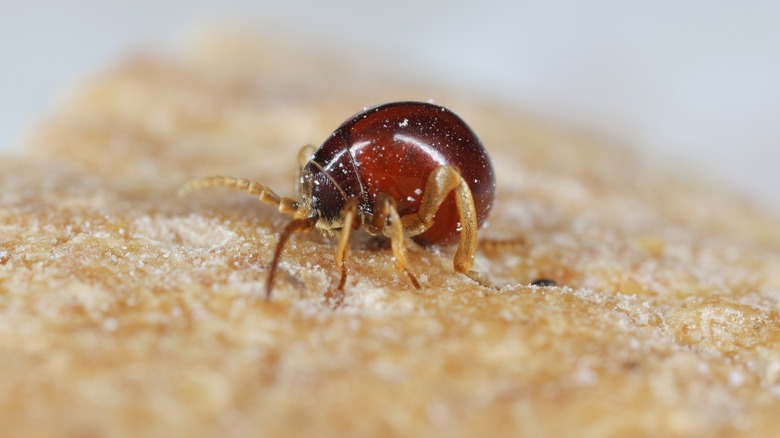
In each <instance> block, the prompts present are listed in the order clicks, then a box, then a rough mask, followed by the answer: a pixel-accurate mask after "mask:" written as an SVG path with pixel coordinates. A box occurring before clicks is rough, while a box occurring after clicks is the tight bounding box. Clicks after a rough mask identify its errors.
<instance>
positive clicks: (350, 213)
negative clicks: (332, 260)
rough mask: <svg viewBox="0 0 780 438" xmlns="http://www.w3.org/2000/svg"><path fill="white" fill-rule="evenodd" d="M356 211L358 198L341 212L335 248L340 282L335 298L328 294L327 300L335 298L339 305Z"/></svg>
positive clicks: (345, 278) (350, 201) (344, 281)
mask: <svg viewBox="0 0 780 438" xmlns="http://www.w3.org/2000/svg"><path fill="white" fill-rule="evenodd" d="M357 211H358V198H351V199H350V200H349V201H347V203H346V205H344V208H343V209H342V210H341V218H342V221H343V224H342V226H341V234H339V243H338V246H336V267H337V268H339V269H340V270H341V280H339V285H338V287H337V288H336V295H335V297H334V296H332V295H331V294H328V298H335V299H336V304H340V303H341V301H342V300H344V285H345V284H346V282H347V264H346V261H347V257H348V256H349V235H350V233H351V232H352V223H353V222H354V221H355V217H357Z"/></svg>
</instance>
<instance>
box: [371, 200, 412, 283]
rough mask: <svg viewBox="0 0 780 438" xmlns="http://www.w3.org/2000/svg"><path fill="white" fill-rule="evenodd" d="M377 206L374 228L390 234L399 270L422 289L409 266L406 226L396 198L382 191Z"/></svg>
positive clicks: (396, 265) (375, 208)
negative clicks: (396, 203)
mask: <svg viewBox="0 0 780 438" xmlns="http://www.w3.org/2000/svg"><path fill="white" fill-rule="evenodd" d="M375 205H376V206H375V207H374V218H373V220H372V223H371V227H372V229H373V230H375V231H377V232H380V231H384V233H385V234H386V235H389V236H390V246H391V248H392V250H393V256H394V257H395V267H396V269H397V270H398V271H400V272H403V273H404V274H406V276H407V278H409V281H410V282H411V283H412V286H414V287H415V288H417V289H420V283H419V282H418V281H417V278H416V277H415V276H414V274H412V272H411V271H410V270H409V268H407V265H408V262H407V260H406V247H405V246H404V228H403V222H402V221H401V217H400V216H399V215H398V209H397V208H396V206H395V200H394V199H393V198H392V197H391V196H389V195H387V194H386V193H380V194H379V195H378V196H377V200H376V204H375ZM388 218H389V219H390V224H389V225H390V229H389V231H388V230H387V229H386V227H385V224H386V223H387V219H388Z"/></svg>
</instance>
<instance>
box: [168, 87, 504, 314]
mask: <svg viewBox="0 0 780 438" xmlns="http://www.w3.org/2000/svg"><path fill="white" fill-rule="evenodd" d="M298 163H299V166H298V184H297V194H298V198H299V199H297V200H296V199H291V198H285V197H280V196H278V195H277V194H276V193H274V192H273V191H272V190H271V189H270V188H268V187H266V186H264V185H263V184H261V183H259V182H256V181H252V180H249V179H245V178H233V177H226V176H212V177H206V178H201V179H196V180H193V181H190V182H188V183H186V184H185V185H183V186H182V187H181V189H180V195H184V194H187V193H189V192H191V191H194V190H198V189H202V188H206V187H215V186H221V187H228V188H234V189H239V190H242V191H244V192H247V193H249V194H252V195H256V196H257V197H258V198H259V200H260V201H262V202H264V203H267V204H271V205H274V206H276V207H277V208H278V209H279V211H280V212H281V213H283V214H285V215H288V216H291V217H292V219H291V220H290V222H289V223H288V224H287V225H286V226H285V227H284V229H283V230H282V232H281V234H280V236H279V241H278V243H277V244H276V248H275V250H274V255H273V259H272V261H271V267H270V271H269V274H268V278H267V281H266V288H265V298H266V300H270V298H271V293H272V290H273V280H274V274H275V273H276V269H277V266H278V263H279V258H280V256H281V254H282V249H283V248H284V246H285V244H286V242H287V240H288V239H289V238H290V236H291V235H292V234H293V233H297V232H308V231H311V230H313V229H317V230H319V231H320V232H321V233H322V234H324V235H325V236H327V237H330V238H333V239H336V238H337V239H338V243H337V245H336V257H335V258H336V267H337V268H338V269H340V270H341V279H340V281H339V284H338V289H337V290H338V292H339V294H343V289H344V285H345V283H346V278H347V269H346V260H347V256H348V247H349V236H350V233H351V232H352V231H353V230H357V229H360V228H362V229H363V230H365V231H367V232H368V233H370V234H372V235H380V234H381V235H384V236H386V237H389V239H390V244H391V249H392V253H393V255H394V257H395V266H396V269H397V270H398V271H399V272H400V273H403V274H405V275H406V277H407V278H408V279H409V281H410V283H411V284H412V285H413V286H414V287H415V288H417V289H419V288H420V283H419V282H418V281H417V278H416V276H415V275H414V274H413V273H412V271H411V270H410V269H409V266H408V265H409V263H408V261H407V259H406V249H405V246H404V237H411V239H412V240H414V241H415V242H417V243H419V244H421V245H423V246H429V245H434V244H436V245H449V244H454V243H455V242H458V247H457V250H456V251H455V256H454V258H453V265H454V269H455V271H457V272H459V273H461V274H464V275H465V276H467V277H468V278H471V279H472V280H474V281H476V282H477V283H479V284H481V285H483V286H486V287H492V284H491V283H490V281H489V280H487V279H486V278H485V277H484V276H482V275H480V274H479V273H477V272H476V271H474V270H473V269H472V267H473V264H474V254H475V252H476V248H477V230H478V228H479V227H480V226H481V225H482V224H483V223H484V221H485V219H486V218H487V215H488V213H489V212H490V209H491V207H492V205H493V200H494V197H495V189H496V181H495V176H494V172H493V166H492V164H491V162H490V158H489V157H488V154H487V152H486V150H485V148H484V146H483V145H482V143H481V142H480V140H479V139H478V138H477V136H476V134H474V132H473V131H472V130H471V128H470V127H469V126H468V125H467V124H466V123H465V122H464V121H463V120H462V119H461V118H460V117H458V116H457V115H455V114H454V113H453V112H451V111H450V110H448V109H446V108H444V107H442V106H439V105H435V104H432V103H426V102H393V103H386V104H383V105H378V106H375V107H372V108H366V109H364V110H363V111H361V112H358V113H357V114H355V115H353V116H352V117H350V118H349V119H347V120H346V121H345V122H344V123H342V124H341V125H340V126H339V127H338V128H336V130H335V131H333V133H332V134H331V135H330V136H329V137H328V138H327V139H326V140H325V142H323V143H322V145H321V146H320V147H319V148H317V149H315V148H314V147H313V146H311V145H309V146H304V147H303V149H301V151H300V152H299V154H298Z"/></svg>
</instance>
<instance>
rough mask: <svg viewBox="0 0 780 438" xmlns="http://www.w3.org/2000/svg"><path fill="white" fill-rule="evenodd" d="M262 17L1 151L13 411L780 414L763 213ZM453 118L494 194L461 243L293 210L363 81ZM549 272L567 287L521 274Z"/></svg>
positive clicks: (99, 425) (249, 428) (413, 425)
mask: <svg viewBox="0 0 780 438" xmlns="http://www.w3.org/2000/svg"><path fill="white" fill-rule="evenodd" d="M359 64H360V60H352V61H350V60H349V59H328V58H327V57H325V56H322V57H317V56H316V55H312V54H306V53H305V52H302V51H297V50H296V49H291V48H284V47H279V45H278V44H276V43H268V44H266V43H263V40H254V39H247V38H243V37H235V36H225V35H222V36H210V37H206V38H203V39H201V40H198V41H197V42H196V43H194V44H192V45H191V47H189V48H186V49H183V50H181V51H180V52H179V54H177V55H166V56H151V55H143V56H135V57H133V58H131V59H128V60H127V61H125V62H124V63H122V64H121V65H119V66H117V67H116V68H114V69H112V70H110V71H108V72H106V73H103V74H100V75H96V76H94V77H91V78H89V79H87V80H85V81H84V82H83V83H82V84H81V85H80V86H79V87H78V88H77V89H74V90H71V92H70V93H69V94H68V95H67V97H65V98H64V99H63V100H62V101H61V102H60V103H59V105H57V106H56V107H55V108H54V109H53V110H52V112H51V113H50V114H49V115H48V116H47V118H46V119H45V120H43V121H42V122H40V123H39V124H38V125H37V126H35V127H34V128H33V129H32V130H31V133H30V135H29V136H28V138H27V139H26V140H25V141H24V142H22V144H20V145H19V148H18V151H17V153H16V154H15V155H13V156H4V157H2V159H1V160H0V357H2V360H0V376H2V377H0V428H2V431H3V433H2V435H3V436H9V437H11V436H16V437H30V436H61V437H101V436H112V437H125V436H127V437H138V436H148V437H153V436H188V437H194V436H404V437H406V436H448V437H455V436H463V437H479V436H751V437H756V436H778V434H780V416H778V413H780V315H779V314H778V310H779V309H780V221H778V219H777V218H776V217H772V216H771V215H769V214H768V213H766V212H764V211H762V210H761V209H760V207H756V206H754V205H751V204H750V203H749V202H746V201H744V200H743V199H741V198H740V197H739V196H737V195H733V194H731V193H730V192H729V189H728V188H724V187H713V185H712V184H709V183H707V182H704V181H701V178H700V176H698V175H697V174H696V171H695V169H685V168H671V167H668V166H665V165H664V164H659V163H656V162H653V161H650V160H647V159H645V158H644V157H642V156H638V155H636V154H634V153H631V152H627V151H626V150H625V149H623V148H619V147H613V146H609V145H607V142H605V141H602V140H601V139H599V138H596V137H594V136H591V135H585V134H583V133H578V132H574V131H570V130H565V129H559V128H556V127H554V126H551V125H550V124H542V123H539V122H536V121H534V120H533V119H532V118H531V117H528V116H527V115H524V114H523V113H520V112H517V111H515V110H512V109H509V108H506V107H502V106H500V105H496V104H493V103H490V102H485V101H479V100H476V99H474V98H473V96H472V97H468V96H464V95H461V94H458V93H456V92H453V91H452V90H442V89H440V88H437V87H428V86H425V85H424V84H423V85H420V84H419V83H416V82H415V83H413V82H412V81H408V82H409V83H405V82H404V80H402V79H389V80H388V79H387V78H388V77H390V76H391V75H390V74H388V72H383V71H381V70H371V69H370V68H369V67H361V66H360V65H359ZM429 98H434V100H435V102H436V103H437V104H441V105H444V106H447V107H449V108H450V109H452V110H453V111H454V112H455V113H457V114H458V115H460V116H461V117H462V118H463V119H464V120H466V121H467V122H468V123H469V124H470V126H471V127H472V128H473V129H474V131H475V132H476V133H477V134H478V135H479V136H480V137H481V139H482V141H483V142H484V144H485V146H486V148H487V149H488V151H489V152H490V154H491V157H492V160H493V163H494V166H495V169H496V176H497V184H498V195H497V198H496V202H495V205H494V208H493V211H492V213H491V216H490V217H489V219H488V222H489V223H488V226H487V227H485V228H483V229H482V230H481V231H480V232H481V237H482V238H484V239H499V240H500V239H510V240H515V241H518V242H522V243H521V244H514V245H487V246H484V247H483V248H482V249H481V250H480V251H479V252H478V254H477V258H476V268H477V270H479V271H480V272H482V273H484V274H486V275H487V276H488V277H489V278H491V279H492V280H493V281H494V282H496V283H498V284H501V285H505V286H503V287H502V288H501V289H500V290H497V291H496V290H488V289H485V288H483V287H480V286H478V285H476V284H475V283H474V282H472V281H471V280H469V279H468V278H466V277H464V276H462V275H459V274H456V273H455V272H454V271H453V268H452V258H453V253H454V248H449V247H443V248H435V247H434V248H423V247H419V246H416V245H415V244H414V243H412V242H411V240H409V239H407V244H408V246H409V251H408V258H409V261H410V267H411V270H412V271H413V272H414V273H415V274H416V275H417V276H418V278H419V279H420V280H421V283H422V284H423V289H422V290H420V291H416V290H414V289H413V288H411V287H410V286H409V284H408V282H407V281H406V280H405V278H403V277H402V276H401V275H399V274H398V273H397V272H396V271H395V268H394V262H393V260H392V253H391V251H390V250H389V249H388V248H387V245H385V244H381V243H380V242H377V241H376V240H374V239H371V238H368V237H366V236H363V235H357V236H355V238H354V239H353V240H352V242H351V251H350V259H349V261H348V269H349V277H348V281H347V284H346V288H345V291H346V295H345V298H344V301H343V303H341V305H338V306H336V305H334V303H333V302H328V301H327V300H325V298H324V297H325V295H326V293H327V292H328V291H329V290H333V289H334V288H335V287H336V285H337V283H338V279H339V272H338V271H337V269H336V268H335V264H334V250H335V243H334V242H331V241H329V240H327V239H325V238H323V237H321V236H319V235H318V234H316V233H310V234H301V235H295V236H293V237H292V239H291V241H290V243H289V246H288V249H287V250H286V252H285V253H284V255H283V257H282V261H281V262H280V264H279V271H278V272H277V279H276V288H275V291H274V298H273V300H272V302H270V303H266V302H265V301H263V299H262V294H263V291H264V281H265V279H266V277H267V275H268V268H269V264H270V260H271V256H272V251H273V249H274V245H275V243H276V240H277V236H278V233H279V231H280V230H281V228H282V227H283V226H284V224H285V223H286V221H287V220H288V219H287V218H285V217H283V216H282V215H281V214H279V213H278V212H277V211H276V210H275V209H274V208H272V207H270V206H268V205H265V204H261V203H260V202H258V201H257V200H256V199H253V198H252V197H250V196H247V195H245V194H242V193H238V192H233V191H229V190H225V189H212V190H204V191H198V192H195V193H192V194H191V195H189V196H187V197H185V198H179V197H177V196H176V189H177V188H178V187H179V185H180V184H182V183H184V182H185V181H187V180H189V179H192V178H196V177H201V176H208V175H213V174H225V175H231V176H243V177H249V178H252V179H256V180H258V181H261V182H263V183H265V184H267V185H268V186H270V187H272V188H273V189H274V190H276V191H277V193H279V194H281V195H287V196H294V179H295V171H296V165H297V162H296V157H297V153H298V150H299V149H300V147H301V146H303V145H304V144H310V143H311V144H315V145H319V144H320V143H321V142H322V141H324V140H325V138H327V136H328V135H329V134H330V133H331V131H332V130H333V129H335V128H336V127H337V126H338V125H339V124H340V123H341V122H342V121H343V120H345V119H347V118H348V117H349V116H350V115H352V114H354V113H355V112H357V111H359V110H360V109H361V108H362V107H364V106H368V105H374V104H378V103H382V102H387V101H395V100H407V99H413V100H427V99H429ZM540 278H547V279H552V280H554V281H555V282H556V283H557V286H552V287H536V286H528V284H530V283H531V282H533V281H534V280H537V279H540Z"/></svg>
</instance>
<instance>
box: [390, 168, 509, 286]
mask: <svg viewBox="0 0 780 438" xmlns="http://www.w3.org/2000/svg"><path fill="white" fill-rule="evenodd" d="M453 190H454V191H455V205H456V207H457V209H458V215H459V216H460V226H461V230H460V242H459V243H458V249H457V250H455V257H454V258H453V265H454V267H455V270H456V271H457V272H460V273H462V274H463V275H465V276H467V277H469V278H470V279H472V280H474V281H476V282H477V283H479V284H481V285H482V286H485V287H490V288H493V287H495V286H494V285H493V283H491V282H490V280H488V279H487V278H485V277H483V276H482V275H480V274H479V273H478V272H476V271H474V270H473V269H471V268H472V267H473V266H474V254H475V253H476V251H477V228H478V225H477V210H476V208H475V207H474V198H473V197H472V195H471V189H470V188H469V185H468V184H467V183H466V181H465V180H464V179H463V177H462V176H460V172H459V171H458V169H457V168H456V167H453V166H441V167H437V168H436V169H434V170H433V172H431V174H430V176H428V181H427V182H426V184H425V192H424V193H423V198H422V203H421V204H420V209H419V210H418V212H417V214H416V215H414V214H410V215H406V216H404V229H405V230H406V231H407V233H408V234H410V235H417V234H421V233H423V232H424V231H425V230H427V229H428V228H430V227H431V225H432V224H433V217H434V216H435V215H436V212H437V211H438V210H439V208H440V207H441V204H442V203H443V202H444V200H445V199H446V198H447V196H448V195H449V194H450V192H452V191H453Z"/></svg>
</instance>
